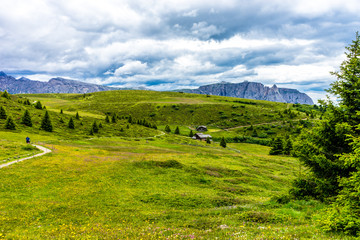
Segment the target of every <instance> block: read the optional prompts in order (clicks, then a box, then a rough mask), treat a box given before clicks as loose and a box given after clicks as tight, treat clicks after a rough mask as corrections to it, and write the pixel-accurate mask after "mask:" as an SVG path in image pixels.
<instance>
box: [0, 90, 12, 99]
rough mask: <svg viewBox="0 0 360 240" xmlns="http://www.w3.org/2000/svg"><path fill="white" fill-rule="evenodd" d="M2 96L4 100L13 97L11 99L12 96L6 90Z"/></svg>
mask: <svg viewBox="0 0 360 240" xmlns="http://www.w3.org/2000/svg"><path fill="white" fill-rule="evenodd" d="M1 96H2V97H3V98H6V99H10V98H11V97H10V94H9V93H8V92H7V91H6V90H5V91H4V92H3V94H1Z"/></svg>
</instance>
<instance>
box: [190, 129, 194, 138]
mask: <svg viewBox="0 0 360 240" xmlns="http://www.w3.org/2000/svg"><path fill="white" fill-rule="evenodd" d="M193 136H194V133H193V131H192V130H190V133H189V137H191V138H192V137H193Z"/></svg>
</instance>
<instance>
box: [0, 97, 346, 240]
mask: <svg viewBox="0 0 360 240" xmlns="http://www.w3.org/2000/svg"><path fill="white" fill-rule="evenodd" d="M27 99H29V100H31V101H30V102H31V103H33V102H35V101H39V100H40V101H41V103H42V104H43V105H45V106H46V110H48V111H49V112H50V117H51V120H52V123H53V125H54V131H53V132H46V131H44V130H41V129H39V127H40V122H41V119H42V117H43V115H44V112H45V111H46V110H45V109H41V110H40V109H35V107H34V105H24V102H25V101H26V100H27ZM174 105H175V107H173V106H174ZM0 106H4V107H5V108H6V111H7V113H8V114H9V115H12V116H13V118H14V120H15V123H16V126H17V129H16V130H5V129H4V123H5V120H0V138H1V141H0V143H1V148H2V150H3V151H1V154H0V157H3V158H6V159H8V158H9V157H10V158H11V157H15V156H20V155H22V154H27V152H26V151H28V150H24V149H23V147H24V140H25V137H26V136H30V137H31V139H32V140H33V141H40V142H43V143H44V144H45V145H46V146H48V147H51V148H52V149H53V152H52V153H51V154H48V155H45V156H42V157H39V158H36V159H31V160H27V161H24V162H21V163H18V164H14V165H12V166H10V167H6V168H3V169H0V171H1V173H0V219H1V221H0V239H2V238H4V239H351V238H350V237H345V236H340V235H335V234H327V233H323V232H321V231H320V230H319V229H318V227H317V219H318V217H317V216H318V214H319V211H321V209H322V208H323V207H324V204H323V203H320V202H316V201H310V202H308V201H289V200H288V199H287V198H286V194H287V191H288V189H289V187H290V185H291V181H292V180H293V179H294V178H295V177H296V176H297V175H299V174H302V173H303V172H304V171H306V169H302V168H300V166H299V163H298V161H297V159H295V158H293V157H289V156H270V155H269V154H268V153H269V147H267V146H260V145H255V144H247V143H228V146H227V147H226V148H222V147H220V146H219V144H218V143H216V142H213V143H211V144H206V143H205V142H199V141H196V140H192V139H190V138H189V137H187V135H188V133H189V131H190V128H194V127H195V126H197V125H200V124H206V123H207V122H211V123H210V124H209V125H208V126H209V132H210V133H211V134H212V135H214V138H215V139H216V138H219V137H222V136H225V137H227V138H229V139H230V138H234V137H239V136H249V137H251V136H253V135H254V131H255V132H257V134H258V136H256V137H255V136H254V137H253V138H256V139H267V138H269V136H274V135H277V134H279V135H285V134H289V133H293V134H295V133H296V131H301V128H303V127H307V125H311V121H305V120H301V119H303V118H306V114H305V112H306V111H310V110H314V109H313V108H312V107H310V106H300V107H301V108H302V109H300V108H299V106H292V105H288V104H282V103H271V102H265V101H251V100H243V99H235V98H223V97H213V96H211V97H206V96H203V95H195V94H181V93H161V92H160V93H156V92H150V91H114V92H105V93H94V94H90V95H89V94H86V95H77V94H73V95H70V94H49V95H18V96H11V98H10V99H5V98H0ZM242 106H244V107H242ZM177 108H178V109H177ZM25 109H28V110H29V111H30V115H31V117H32V119H33V123H34V124H33V127H27V126H24V125H23V124H21V116H22V115H23V113H24V112H25ZM60 109H63V113H62V114H61V113H60ZM296 109H298V110H300V111H298V110H296ZM190 110H192V111H193V112H190ZM77 112H78V113H79V115H80V119H78V120H77V119H75V114H76V113H77ZM153 112H154V113H155V115H154V116H150V115H151V113H153ZM220 112H221V113H220ZM232 112H234V113H236V115H235V114H232ZM114 113H116V115H117V116H118V117H117V118H116V123H111V122H110V123H107V122H105V116H106V114H109V115H110V116H112V115H113V114H114ZM149 113H150V115H149ZM240 114H243V115H242V116H241V117H240V116H239V115H240ZM129 115H131V116H132V117H133V119H143V118H145V119H146V120H147V121H148V122H153V123H156V124H157V125H158V130H156V129H153V128H149V127H145V126H142V125H139V124H136V123H129V120H128V119H126V118H124V117H125V116H129ZM192 116H193V118H191V117H192ZM219 116H220V117H219ZM221 116H227V118H225V117H221ZM70 117H73V118H74V121H75V129H69V128H68V126H67V123H68V121H69V119H70ZM61 119H62V120H63V121H61ZM177 119H182V120H181V121H179V120H177ZM234 119H239V121H234ZM300 120H301V121H300ZM94 121H97V122H98V123H100V122H101V123H102V125H103V127H102V128H100V129H99V133H97V134H94V135H90V134H89V130H90V128H91V125H92V124H93V122H94ZM182 121H183V122H182ZM242 121H243V122H242ZM249 122H250V123H249ZM235 123H236V124H235ZM242 124H243V125H242ZM165 125H170V126H171V128H172V130H174V129H175V127H176V126H179V127H180V132H181V134H180V135H176V134H173V133H163V132H162V130H163V128H164V126H165ZM229 126H231V127H236V128H234V129H225V130H224V129H223V128H226V127H229ZM261 134H262V136H264V134H267V135H268V136H267V137H265V138H263V137H261V136H259V135H261ZM4 149H11V150H6V152H5V150H4ZM32 151H35V150H32Z"/></svg>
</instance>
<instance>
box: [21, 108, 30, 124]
mask: <svg viewBox="0 0 360 240" xmlns="http://www.w3.org/2000/svg"><path fill="white" fill-rule="evenodd" d="M21 123H22V124H25V125H26V126H29V127H32V121H31V116H30V113H29V111H28V110H27V109H26V110H25V112H24V115H23V116H22V119H21Z"/></svg>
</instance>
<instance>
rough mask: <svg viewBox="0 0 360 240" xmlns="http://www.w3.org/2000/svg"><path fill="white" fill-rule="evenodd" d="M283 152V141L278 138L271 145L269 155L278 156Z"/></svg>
mask: <svg viewBox="0 0 360 240" xmlns="http://www.w3.org/2000/svg"><path fill="white" fill-rule="evenodd" d="M283 151H284V149H283V141H282V139H281V138H280V137H277V138H275V139H274V140H273V141H272V143H271V149H270V152H269V154H270V155H280V154H282V153H283Z"/></svg>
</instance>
